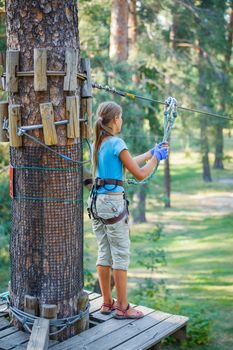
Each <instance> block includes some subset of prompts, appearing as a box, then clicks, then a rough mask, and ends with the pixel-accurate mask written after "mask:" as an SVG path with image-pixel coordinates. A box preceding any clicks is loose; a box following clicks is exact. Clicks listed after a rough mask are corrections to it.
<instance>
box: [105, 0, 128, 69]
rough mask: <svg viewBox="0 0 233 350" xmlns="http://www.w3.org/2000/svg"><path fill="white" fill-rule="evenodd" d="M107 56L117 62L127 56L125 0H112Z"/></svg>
mask: <svg viewBox="0 0 233 350" xmlns="http://www.w3.org/2000/svg"><path fill="white" fill-rule="evenodd" d="M109 57H110V58H111V59H112V60H115V61H116V62H117V63H119V62H122V61H125V60H127V57H128V1H127V0H112V11H111V28H110V47H109Z"/></svg>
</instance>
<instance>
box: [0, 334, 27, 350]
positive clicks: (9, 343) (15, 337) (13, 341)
mask: <svg viewBox="0 0 233 350" xmlns="http://www.w3.org/2000/svg"><path fill="white" fill-rule="evenodd" d="M28 339H29V334H27V333H25V332H21V331H19V332H15V333H13V334H10V335H8V336H6V337H4V338H2V339H1V343H0V344H1V347H0V349H1V350H10V349H12V348H14V347H15V346H16V345H21V344H23V343H25V342H26V341H28Z"/></svg>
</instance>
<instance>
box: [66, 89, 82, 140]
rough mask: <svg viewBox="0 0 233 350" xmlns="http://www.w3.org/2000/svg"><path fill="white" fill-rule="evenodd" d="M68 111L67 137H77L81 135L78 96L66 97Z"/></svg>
mask: <svg viewBox="0 0 233 350" xmlns="http://www.w3.org/2000/svg"><path fill="white" fill-rule="evenodd" d="M66 112H67V119H68V121H69V122H68V124H67V138H68V139H73V138H75V137H80V128H79V109H78V108H77V98H76V96H67V97H66Z"/></svg>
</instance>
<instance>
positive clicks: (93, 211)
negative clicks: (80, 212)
mask: <svg viewBox="0 0 233 350" xmlns="http://www.w3.org/2000/svg"><path fill="white" fill-rule="evenodd" d="M106 185H113V188H111V190H110V189H109V188H106ZM123 185H124V182H123V181H122V180H117V179H101V178H99V177H97V178H96V179H95V181H94V183H93V186H92V189H91V193H90V198H91V204H90V207H89V208H87V212H88V216H89V218H90V219H94V220H100V221H101V222H102V223H103V224H104V225H112V224H115V223H116V222H118V221H120V220H122V219H123V218H124V217H125V216H126V222H127V219H128V215H129V209H128V206H129V201H128V199H127V198H126V193H125V192H123V199H124V202H125V205H124V209H123V211H122V212H121V213H120V214H119V215H118V216H114V217H112V218H109V219H104V218H102V217H100V216H99V215H98V214H97V208H96V200H97V195H98V192H97V191H98V189H99V188H101V187H103V188H105V189H106V190H108V191H113V190H114V189H115V188H116V187H117V186H122V187H123Z"/></svg>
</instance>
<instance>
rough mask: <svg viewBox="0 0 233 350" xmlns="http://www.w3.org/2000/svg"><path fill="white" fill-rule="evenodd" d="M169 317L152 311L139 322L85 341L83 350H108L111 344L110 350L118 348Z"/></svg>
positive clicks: (136, 321)
mask: <svg viewBox="0 0 233 350" xmlns="http://www.w3.org/2000/svg"><path fill="white" fill-rule="evenodd" d="M169 316H170V314H167V313H164V312H160V311H154V312H152V313H150V314H149V315H147V316H144V317H143V318H141V319H139V320H131V322H129V323H128V324H126V325H124V327H123V329H122V328H118V329H116V328H115V329H112V331H111V332H109V333H108V334H106V335H104V336H102V337H101V338H99V339H98V340H96V339H93V340H92V338H91V337H89V339H88V340H87V343H85V350H94V349H101V350H108V349H109V345H110V344H111V348H114V347H115V346H118V345H120V344H121V343H123V342H125V341H127V340H129V339H131V338H133V337H135V336H137V335H138V334H141V333H142V332H144V331H145V330H147V329H149V328H151V327H153V326H154V325H155V324H159V323H161V322H162V321H164V320H166V319H167V318H169ZM116 321H117V320H116ZM104 325H105V324H104ZM104 325H103V326H104ZM81 336H82V335H81ZM126 349H127V347H126Z"/></svg>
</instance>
